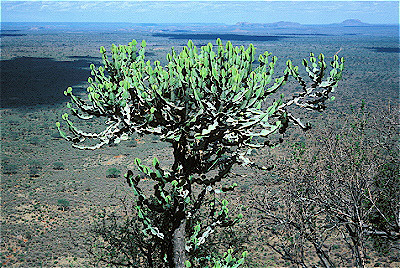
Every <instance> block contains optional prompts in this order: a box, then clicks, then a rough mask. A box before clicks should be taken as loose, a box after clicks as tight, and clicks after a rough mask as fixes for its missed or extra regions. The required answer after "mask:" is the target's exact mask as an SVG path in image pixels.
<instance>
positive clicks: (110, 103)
mask: <svg viewBox="0 0 400 268" xmlns="http://www.w3.org/2000/svg"><path fill="white" fill-rule="evenodd" d="M145 49H146V42H145V41H142V43H141V45H140V46H139V47H138V46H137V42H136V41H135V40H133V41H132V42H130V43H129V45H119V46H116V45H112V48H111V55H110V54H109V53H107V51H106V49H105V48H104V47H101V48H100V52H101V54H102V58H103V64H104V66H100V67H98V68H96V67H95V66H94V65H93V64H92V65H91V66H90V68H91V74H92V76H91V77H89V78H88V82H89V84H90V85H89V86H88V88H87V91H88V99H87V100H83V99H81V98H80V97H78V96H76V95H74V94H73V92H72V88H68V89H67V90H66V91H65V94H66V95H67V96H69V97H70V98H71V101H72V103H68V104H67V106H68V107H69V108H70V110H71V113H72V115H74V116H76V117H78V118H80V119H90V118H92V117H103V118H106V119H107V126H106V127H105V129H104V130H103V131H101V132H98V133H88V132H84V131H81V130H80V129H78V128H77V127H76V126H75V125H74V123H73V122H72V121H71V120H70V117H69V116H68V114H64V115H63V116H62V118H63V119H64V120H65V122H66V124H67V125H68V128H69V130H70V132H71V133H72V135H71V136H69V135H67V134H66V133H65V132H64V131H63V130H62V129H61V127H60V123H59V122H57V127H58V129H59V131H60V134H61V135H62V136H63V137H64V138H65V139H67V140H68V141H71V142H72V145H73V146H74V147H76V148H79V149H89V150H94V149H97V148H100V147H101V146H103V145H107V144H112V143H119V142H120V141H122V140H126V139H128V137H129V136H130V135H131V134H132V133H134V132H137V133H138V134H154V135H159V137H160V139H161V140H162V141H165V142H168V143H170V144H171V145H172V148H173V164H172V166H170V167H164V166H163V165H162V164H160V163H159V161H158V159H157V158H154V160H153V163H152V166H146V165H144V164H143V163H142V161H141V160H140V159H138V158H136V159H135V160H134V162H135V164H136V166H137V168H138V170H139V171H140V173H139V174H138V175H134V174H135V172H133V171H130V170H128V171H127V173H126V175H125V177H126V180H127V183H128V184H129V186H130V187H132V189H133V191H134V193H135V195H136V197H137V198H136V200H135V201H134V202H135V207H136V209H137V215H138V219H139V221H140V222H141V223H142V229H143V232H144V233H145V234H146V235H147V236H148V237H149V239H153V241H156V242H157V243H158V244H160V245H162V246H161V247H160V249H161V250H160V252H158V254H159V258H161V259H164V260H165V265H166V266H168V267H184V266H185V265H186V266H188V267H189V266H191V265H192V264H193V260H195V259H196V250H198V249H199V247H201V246H202V245H203V244H205V242H206V240H207V238H208V236H209V235H210V234H211V233H213V232H214V231H215V229H216V228H218V227H226V226H231V225H233V224H234V223H235V222H236V221H237V220H238V219H239V218H241V217H242V215H240V214H239V215H237V216H235V217H232V216H230V215H229V210H228V208H227V204H228V202H227V201H226V200H222V199H221V198H220V196H221V193H223V192H226V191H231V190H233V189H234V188H235V186H236V184H235V183H234V184H233V185H230V186H221V183H220V182H221V181H222V180H223V179H225V178H226V177H227V176H228V174H229V173H230V171H231V169H232V167H233V166H234V165H236V164H243V165H252V164H253V163H252V162H251V161H250V160H249V159H248V158H247V157H246V153H247V151H248V149H249V148H258V147H262V146H272V145H273V142H272V141H271V139H270V137H271V136H270V135H271V134H274V133H278V134H279V133H281V134H283V133H284V132H285V131H286V129H287V127H288V126H289V123H293V124H295V125H298V126H299V127H301V128H302V129H304V130H306V129H308V128H309V125H307V124H303V123H302V122H301V121H300V119H298V118H296V117H295V116H294V115H293V114H292V113H291V112H290V111H289V109H288V108H289V107H290V106H298V107H301V108H305V109H310V110H318V111H320V110H323V109H324V108H325V105H324V102H325V101H326V100H327V99H328V98H329V94H330V93H331V92H333V91H334V88H335V87H336V86H337V83H338V81H339V80H340V79H341V75H342V71H343V62H344V60H343V58H342V59H341V60H340V61H339V59H338V57H337V56H336V55H335V56H334V58H333V61H332V62H331V64H330V65H331V71H330V73H326V71H327V68H328V66H327V64H326V63H325V60H324V55H323V54H320V55H319V56H318V57H317V58H316V57H315V56H314V54H312V53H311V54H310V57H309V59H308V60H306V59H305V60H303V65H304V67H305V70H306V73H307V74H308V77H309V79H310V80H311V81H310V82H306V81H305V80H303V78H302V77H301V75H300V74H299V70H298V67H297V66H294V65H293V64H292V62H291V61H290V60H289V61H287V62H286V69H285V70H284V72H283V73H282V74H281V75H280V76H276V75H275V65H276V63H277V57H275V56H274V57H271V54H270V53H269V52H265V53H264V54H261V55H259V57H258V63H257V64H256V66H254V65H255V64H254V63H255V48H254V46H253V45H252V44H250V45H249V47H248V48H244V47H243V46H241V47H235V46H233V45H232V43H231V42H227V43H226V44H225V45H224V44H223V43H222V42H221V40H220V39H218V40H217V42H216V46H213V45H212V44H211V43H209V44H208V45H206V46H203V47H201V49H198V48H197V47H196V46H194V45H193V42H192V41H189V42H188V45H187V46H185V47H183V49H182V51H181V52H180V53H177V52H176V51H175V50H174V48H172V51H171V53H168V54H167V65H166V66H161V64H160V62H159V61H154V62H150V61H145ZM110 56H111V58H110ZM289 78H293V80H294V81H297V82H298V84H299V85H300V87H301V92H298V93H295V94H293V95H292V96H289V97H287V98H285V97H284V95H283V94H280V93H278V90H279V89H280V88H281V87H282V86H284V85H285V83H286V82H287V81H288V80H289ZM307 80H308V79H307ZM87 139H90V140H95V141H97V143H96V144H93V143H91V144H87V143H85V141H86V140H87ZM143 175H144V176H146V177H148V178H150V179H151V180H153V181H154V193H153V194H152V195H151V196H148V195H146V194H145V193H144V191H143V189H142V187H141V184H140V180H141V178H143ZM204 211H207V215H205V216H204V215H203V216H201V215H200V214H201V213H204ZM231 253H232V252H230V253H229V252H228V254H227V255H226V256H228V257H229V256H231ZM228 257H226V258H228ZM191 262H192V264H191ZM225 262H226V264H223V265H225V267H231V266H229V265H231V264H232V265H233V267H235V266H236V267H237V266H239V265H240V264H241V263H242V262H243V258H241V259H239V260H234V259H232V258H230V259H229V258H228V260H225ZM218 265H220V266H221V265H222V264H216V266H218Z"/></svg>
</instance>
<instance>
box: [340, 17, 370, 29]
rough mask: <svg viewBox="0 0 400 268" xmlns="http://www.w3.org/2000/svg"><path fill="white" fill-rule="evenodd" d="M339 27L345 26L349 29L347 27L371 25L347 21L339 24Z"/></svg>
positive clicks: (352, 20) (354, 20)
mask: <svg viewBox="0 0 400 268" xmlns="http://www.w3.org/2000/svg"><path fill="white" fill-rule="evenodd" d="M339 25H341V26H345V27H346V26H347V27H349V26H371V24H369V23H365V22H362V21H360V20H357V19H348V20H345V21H343V22H342V23H339Z"/></svg>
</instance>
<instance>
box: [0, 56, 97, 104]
mask: <svg viewBox="0 0 400 268" xmlns="http://www.w3.org/2000/svg"><path fill="white" fill-rule="evenodd" d="M91 63H93V59H92V60H91V61H90V59H79V60H74V61H55V60H53V59H51V58H32V57H21V58H15V59H12V60H5V61H0V67H1V88H0V89H1V95H0V104H1V107H2V108H12V107H21V106H34V105H42V104H55V103H62V102H66V101H68V98H67V97H66V96H64V94H63V92H64V90H65V89H66V88H67V87H69V86H74V85H79V84H81V83H83V82H85V81H86V80H87V78H88V77H89V76H90V69H89V65H90V64H91Z"/></svg>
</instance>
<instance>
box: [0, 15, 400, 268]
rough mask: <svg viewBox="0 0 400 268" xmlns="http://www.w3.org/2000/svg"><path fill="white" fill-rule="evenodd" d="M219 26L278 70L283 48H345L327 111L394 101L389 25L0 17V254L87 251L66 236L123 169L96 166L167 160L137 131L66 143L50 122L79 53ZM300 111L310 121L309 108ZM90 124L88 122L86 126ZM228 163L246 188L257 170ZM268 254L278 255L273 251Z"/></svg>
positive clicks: (76, 263) (393, 35)
mask: <svg viewBox="0 0 400 268" xmlns="http://www.w3.org/2000/svg"><path fill="white" fill-rule="evenodd" d="M218 37H219V38H221V39H222V41H223V42H226V41H227V40H231V41H232V43H233V44H234V45H244V46H247V45H248V44H250V43H253V44H254V46H255V47H256V52H257V54H260V53H263V52H264V51H266V50H267V51H270V52H272V54H273V55H276V56H278V66H277V68H276V70H283V67H284V64H285V62H286V60H287V59H292V61H293V62H294V64H296V65H301V60H302V59H303V58H304V57H307V56H308V55H309V53H310V52H314V53H316V54H318V53H324V54H325V56H326V57H332V56H333V55H334V54H335V53H338V55H339V56H341V57H344V58H345V59H346V71H345V73H344V77H343V81H342V83H340V86H339V88H338V90H337V92H336V93H335V95H336V100H335V101H330V102H329V103H328V106H329V107H328V109H327V111H326V113H325V115H324V116H326V117H329V116H334V115H336V114H338V113H339V112H342V111H346V110H348V109H349V107H350V105H353V106H357V105H359V104H360V103H361V100H365V101H366V103H367V106H368V108H369V109H371V112H374V111H378V110H379V109H382V107H387V105H388V104H395V105H397V106H398V97H399V95H398V94H399V27H398V25H397V26H396V25H369V24H365V23H362V22H360V21H356V20H349V21H345V22H343V23H338V24H330V25H301V24H297V23H292V22H277V23H272V24H252V23H245V22H241V23H237V24H235V25H224V24H190V25H183V24H176V25H174V24H127V23H108V24H107V23H100V24H94V23H84V24H79V23H2V30H1V61H0V64H1V93H0V99H1V160H2V178H1V184H2V193H1V195H2V198H1V199H2V201H1V202H2V215H1V218H0V219H1V225H2V239H1V250H2V257H1V258H2V259H1V262H2V263H3V265H4V266H12V264H14V265H15V266H16V267H39V266H41V265H43V266H45V267H53V266H54V267H58V266H59V267H66V266H68V265H70V266H72V267H81V265H82V264H83V263H85V261H86V260H87V256H86V255H85V253H84V251H83V250H82V249H80V248H79V247H77V246H75V245H74V243H73V242H76V243H78V244H80V243H81V239H82V238H81V236H84V234H85V228H86V227H87V226H88V224H89V222H90V221H92V219H93V218H92V216H93V215H94V214H95V213H97V212H100V210H101V209H103V208H106V209H110V207H115V206H118V200H114V201H110V200H109V199H108V197H109V196H110V195H112V194H113V192H114V189H116V188H117V189H118V191H119V192H121V191H122V192H124V191H126V192H128V190H127V189H126V187H125V184H124V179H123V178H122V177H120V178H117V179H110V178H106V175H107V171H108V169H109V168H112V167H116V168H118V169H119V170H121V171H122V173H124V172H125V171H126V169H127V168H128V167H130V166H132V165H133V164H132V163H133V159H134V157H141V158H143V159H145V160H146V159H147V160H148V159H151V157H152V156H153V155H157V157H159V159H160V161H161V162H162V161H163V160H164V161H168V157H167V153H166V152H168V150H169V148H166V147H165V144H163V143H161V142H159V141H158V140H157V139H156V138H154V137H145V138H138V144H137V146H136V144H134V145H133V144H132V143H130V142H127V143H126V144H122V145H121V146H119V147H107V148H104V149H101V150H98V151H95V152H87V151H85V152H83V151H78V150H75V149H71V147H70V144H68V143H67V142H65V141H63V140H61V139H60V137H59V135H58V133H57V131H56V127H55V122H56V121H58V120H60V117H61V115H62V113H63V112H64V111H65V110H66V108H65V103H66V102H67V101H68V100H67V99H66V97H65V96H64V95H63V92H64V90H65V89H66V88H67V87H68V86H72V87H74V90H76V91H79V92H86V88H85V85H86V84H85V83H86V81H87V77H88V76H89V75H90V70H89V68H88V67H89V65H90V64H91V63H94V64H96V65H99V64H101V58H100V57H99V56H100V54H99V47H100V46H105V48H106V49H107V50H109V48H110V47H111V44H112V43H115V44H127V43H128V42H130V41H132V39H136V40H138V41H141V40H142V39H145V40H146V42H147V44H148V50H147V57H148V59H150V60H160V61H161V62H162V63H165V62H166V59H165V56H166V53H168V52H170V51H171V48H172V47H174V48H175V49H176V50H178V51H179V50H180V49H181V47H182V46H184V45H186V44H187V41H188V39H192V40H193V41H194V44H195V45H196V46H202V45H206V44H207V43H208V42H212V43H214V44H215V40H216V38H218ZM256 58H257V57H256ZM300 70H301V67H300ZM288 90H289V89H288ZM310 117H311V121H313V122H315V121H317V119H318V114H312V115H311V116H310ZM99 125H100V123H98V122H93V123H88V127H95V128H96V127H98V126H99ZM134 138H135V137H134ZM131 142H132V141H131ZM257 157H260V159H261V158H262V157H263V156H262V154H261V153H260V154H259V155H258V156H257ZM235 172H236V173H238V174H244V175H243V178H242V180H241V181H240V182H239V186H240V187H241V191H240V193H235V194H236V195H238V196H240V198H242V197H243V196H246V193H249V192H250V191H251V189H252V185H253V184H254V183H255V182H254V180H253V178H254V177H256V176H255V174H254V173H252V171H251V170H247V171H246V170H243V169H238V170H235ZM238 198H239V197H238ZM112 202H114V203H112ZM70 234H71V235H72V237H74V238H76V239H77V240H76V241H73V239H71V236H70ZM250 250H251V253H252V254H253V255H252V256H254V259H255V261H256V262H258V263H261V265H260V267H265V266H263V265H262V264H266V263H267V260H270V258H272V257H271V256H273V253H271V252H270V251H267V250H266V249H265V248H263V247H259V248H257V245H256V246H254V247H252V248H251V249H250ZM257 250H259V251H257ZM373 262H374V260H371V265H373V264H374V263H373ZM391 262H393V261H390V260H389V259H384V260H381V261H380V263H385V264H387V265H389V264H390V263H391ZM268 263H269V262H268ZM275 264H276V266H285V265H286V263H285V262H283V261H281V260H278V259H276V262H275ZM271 265H272V264H271Z"/></svg>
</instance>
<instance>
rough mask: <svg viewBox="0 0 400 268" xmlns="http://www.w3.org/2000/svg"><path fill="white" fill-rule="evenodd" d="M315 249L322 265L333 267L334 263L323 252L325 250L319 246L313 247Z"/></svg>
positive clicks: (328, 267)
mask: <svg viewBox="0 0 400 268" xmlns="http://www.w3.org/2000/svg"><path fill="white" fill-rule="evenodd" d="M315 249H316V251H317V255H318V257H319V259H320V261H321V262H322V264H323V266H324V267H326V268H332V267H335V265H333V263H332V262H331V260H330V259H329V257H328V255H327V254H326V253H325V251H323V250H322V249H321V248H317V247H315Z"/></svg>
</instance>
